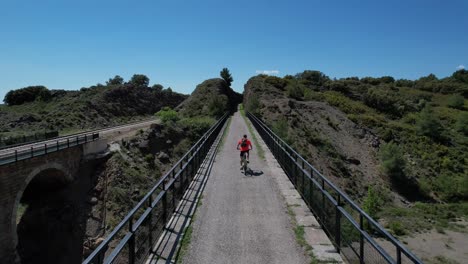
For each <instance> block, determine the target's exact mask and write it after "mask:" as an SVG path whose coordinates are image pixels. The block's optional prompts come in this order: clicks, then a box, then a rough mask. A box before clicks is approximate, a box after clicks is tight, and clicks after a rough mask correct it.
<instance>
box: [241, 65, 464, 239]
mask: <svg viewBox="0 0 468 264" xmlns="http://www.w3.org/2000/svg"><path fill="white" fill-rule="evenodd" d="M245 91H246V92H245V96H244V104H245V105H246V107H247V109H248V111H251V112H254V113H257V114H259V115H260V116H262V118H263V119H264V120H266V122H267V123H268V124H269V125H270V126H271V127H272V128H273V129H274V130H275V131H276V132H277V133H278V134H279V135H280V136H281V137H283V139H285V140H286V141H287V142H289V143H290V144H292V145H293V147H294V148H296V149H297V150H298V151H299V152H300V153H301V154H302V155H304V156H305V157H308V158H309V159H310V161H311V163H312V164H314V165H315V166H316V167H318V169H319V170H321V171H322V172H323V173H324V175H326V176H328V177H329V178H331V179H332V180H333V181H334V182H335V183H336V184H338V185H340V186H341V187H342V188H343V189H344V190H345V191H346V192H347V193H348V194H349V195H351V196H353V197H354V198H355V199H357V200H358V201H360V202H367V203H369V201H368V198H366V197H368V196H369V195H368V194H367V193H366V190H367V189H368V188H369V187H373V188H375V189H377V190H378V193H379V196H380V200H379V202H378V203H373V204H375V206H374V207H375V208H374V209H375V210H373V214H374V216H375V217H379V216H381V217H388V218H389V219H390V221H393V222H400V221H405V217H396V218H395V217H390V215H391V213H389V212H390V211H392V210H393V209H390V208H392V207H394V206H396V207H397V208H400V207H402V208H403V209H398V210H404V208H407V207H411V206H412V202H416V201H418V202H423V203H431V204H433V206H434V207H436V208H439V209H440V210H446V208H447V206H445V207H442V206H439V204H442V203H454V204H455V206H456V204H459V206H460V208H464V207H465V206H464V204H466V203H467V202H468V155H467V154H466V153H468V133H467V131H468V129H467V127H468V101H467V100H466V98H467V97H468V71H466V70H459V71H457V72H455V73H454V74H453V75H452V76H451V77H447V78H444V79H437V78H436V77H435V76H434V75H432V74H431V75H429V76H426V77H422V78H420V79H418V80H416V81H410V80H395V79H394V78H393V77H390V76H385V77H381V78H372V77H366V78H357V77H351V78H343V79H338V80H336V79H330V78H329V77H328V76H326V75H325V74H323V73H321V72H319V71H304V72H302V73H300V74H297V75H295V76H290V75H289V76H285V77H284V78H279V77H275V76H266V75H259V76H256V77H253V78H251V79H250V80H249V81H248V83H247V84H246V86H245ZM371 204H372V203H371ZM384 208H387V209H385V210H383V209H384ZM424 208H425V207H424ZM393 215H394V214H393ZM401 215H406V214H404V213H401ZM440 215H444V217H445V218H444V219H445V220H444V221H445V222H447V223H448V222H453V221H455V219H457V217H460V216H465V217H466V216H467V215H466V210H452V212H451V213H450V214H444V213H442V214H440ZM440 215H439V216H438V217H440ZM413 220H414V219H413ZM439 220H440V219H439ZM393 222H392V223H393ZM413 222H414V221H413ZM394 226H396V224H394ZM409 226H411V225H409ZM445 227H447V225H446V226H445ZM408 231H411V230H408Z"/></svg>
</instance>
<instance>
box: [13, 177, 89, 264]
mask: <svg viewBox="0 0 468 264" xmlns="http://www.w3.org/2000/svg"><path fill="white" fill-rule="evenodd" d="M70 185H71V179H70V178H69V177H68V176H67V175H66V174H65V173H64V172H63V171H61V170H58V169H55V168H50V169H46V170H43V171H41V172H40V173H38V174H37V175H36V176H34V178H33V179H32V180H31V182H30V183H29V184H28V186H27V187H26V189H25V191H24V192H23V195H22V197H21V200H20V204H19V205H18V208H17V217H16V224H17V229H16V230H17V235H18V245H17V252H18V255H19V257H20V259H21V263H28V264H29V263H70V260H71V259H77V256H75V255H76V254H77V252H76V250H74V249H75V248H77V247H78V248H81V244H79V245H74V244H76V243H81V240H80V239H79V237H77V236H80V233H81V232H80V231H79V229H80V225H79V224H78V221H77V219H78V218H79V217H78V214H79V210H77V208H76V206H75V203H74V202H73V198H72V197H71V196H72V195H70V194H69V193H70V191H69V189H70V188H69V187H70ZM77 238H78V239H77ZM78 254H80V252H79V251H78ZM78 259H79V256H78Z"/></svg>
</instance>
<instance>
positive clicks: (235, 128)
mask: <svg viewBox="0 0 468 264" xmlns="http://www.w3.org/2000/svg"><path fill="white" fill-rule="evenodd" d="M228 129H229V130H228V132H227V137H226V138H225V142H224V145H223V146H222V149H221V150H220V151H219V153H218V155H217V157H216V160H215V164H214V166H213V170H212V172H211V176H210V179H209V180H208V183H207V185H206V189H205V191H204V192H203V199H202V204H201V205H200V206H199V207H198V209H197V213H196V218H195V220H194V222H193V223H192V225H193V233H192V238H191V242H190V245H189V247H188V251H187V253H186V254H185V256H184V258H183V260H182V261H183V263H191V264H197V263H200V264H202V263H268V264H270V263H308V262H310V260H308V257H306V255H305V252H304V250H303V249H302V248H301V247H300V246H299V245H298V244H297V242H296V239H295V235H294V232H293V226H292V224H291V222H290V218H289V215H288V214H287V208H286V205H285V202H284V199H283V198H282V197H281V194H280V192H279V190H278V187H277V185H276V183H275V182H274V180H273V179H272V178H271V176H270V175H271V171H270V169H269V168H268V166H267V165H266V162H265V161H263V160H262V159H260V158H259V156H258V152H257V149H255V145H254V150H253V151H251V155H250V160H251V162H250V166H251V168H252V169H253V171H254V172H255V173H254V174H255V175H247V176H245V175H243V174H242V172H241V170H240V164H239V160H240V157H239V151H238V150H236V145H237V141H238V140H239V139H240V138H241V137H242V135H243V134H247V135H248V136H249V138H251V135H250V133H248V129H247V125H246V123H245V121H244V119H243V118H242V116H241V115H240V113H239V112H237V113H236V114H235V115H234V116H233V117H232V122H231V125H230V127H229V128H228Z"/></svg>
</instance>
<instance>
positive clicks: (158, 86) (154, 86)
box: [151, 84, 164, 92]
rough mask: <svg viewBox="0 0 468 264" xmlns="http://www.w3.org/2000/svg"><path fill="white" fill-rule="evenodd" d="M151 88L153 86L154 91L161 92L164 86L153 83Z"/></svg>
mask: <svg viewBox="0 0 468 264" xmlns="http://www.w3.org/2000/svg"><path fill="white" fill-rule="evenodd" d="M151 88H153V90H154V91H156V92H161V91H162V90H163V89H164V86H162V85H161V84H155V85H153V86H152V87H151Z"/></svg>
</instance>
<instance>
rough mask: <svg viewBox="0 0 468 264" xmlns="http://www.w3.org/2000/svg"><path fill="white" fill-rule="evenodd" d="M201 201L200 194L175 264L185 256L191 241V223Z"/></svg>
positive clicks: (201, 195)
mask: <svg viewBox="0 0 468 264" xmlns="http://www.w3.org/2000/svg"><path fill="white" fill-rule="evenodd" d="M202 200H203V194H200V196H199V197H198V201H197V206H196V207H195V212H194V213H193V216H192V219H191V220H190V224H189V226H188V227H187V228H186V229H185V230H184V236H183V237H182V241H181V242H180V248H179V251H178V252H177V256H176V258H175V260H176V263H177V262H179V261H181V260H182V259H183V258H184V256H185V254H187V251H188V248H189V245H190V242H191V241H192V233H193V227H192V223H193V221H195V219H196V216H197V210H198V208H199V207H200V206H201V205H202V204H203V202H202Z"/></svg>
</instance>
